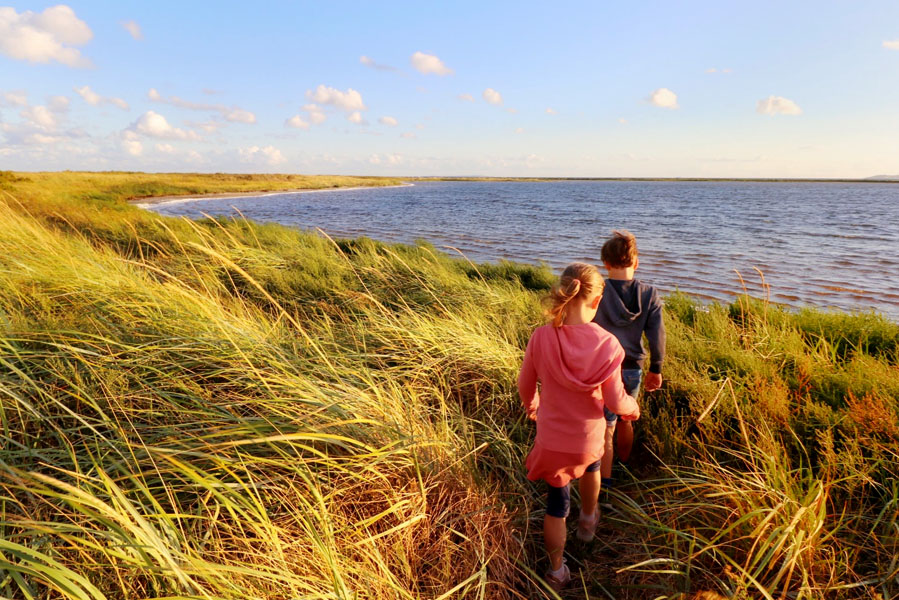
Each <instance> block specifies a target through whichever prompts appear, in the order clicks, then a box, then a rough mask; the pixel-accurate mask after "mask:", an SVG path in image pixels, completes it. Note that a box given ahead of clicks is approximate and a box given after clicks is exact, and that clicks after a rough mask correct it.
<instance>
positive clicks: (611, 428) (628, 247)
mask: <svg viewBox="0 0 899 600" xmlns="http://www.w3.org/2000/svg"><path fill="white" fill-rule="evenodd" d="M601 257H602V261H603V264H604V265H605V267H606V271H607V272H608V275H609V278H608V279H607V280H606V285H605V287H604V289H603V294H602V300H601V301H600V304H599V310H597V311H596V316H595V317H594V318H593V321H594V322H595V323H597V324H599V326H600V327H602V328H603V329H605V330H606V331H608V332H609V333H611V334H612V335H614V336H615V337H616V338H617V339H618V342H619V343H620V344H621V347H622V348H623V349H624V361H623V362H622V363H621V378H622V383H623V384H624V389H625V391H627V393H628V394H630V395H631V396H633V397H635V398H636V397H637V396H638V394H639V391H640V382H641V380H642V379H643V362H644V360H645V359H646V348H645V347H644V346H643V335H644V334H645V335H646V339H647V341H648V342H649V357H650V358H649V373H647V375H646V380H645V383H644V386H643V387H644V389H645V390H646V391H648V392H651V391H654V390H657V389H659V387H660V386H661V385H662V361H663V360H664V358H665V325H664V323H663V322H662V301H661V299H660V298H659V294H658V292H657V291H656V289H655V288H654V287H653V286H651V285H649V284H648V283H645V282H643V281H640V280H638V279H634V271H636V270H637V267H638V266H639V264H640V260H639V257H638V256H637V240H636V239H635V238H634V236H633V235H632V234H630V233H628V232H626V231H615V232H613V235H612V237H611V238H610V239H609V240H608V241H606V243H605V244H603V247H602V254H601ZM605 414H606V443H605V453H604V454H603V459H602V467H601V472H602V477H603V484H604V485H605V486H606V487H607V488H608V487H609V486H610V485H611V484H612V479H611V477H612V456H613V448H614V446H615V445H614V444H613V438H614V436H615V433H616V425H618V423H617V421H618V416H617V415H616V414H614V413H613V412H612V411H608V410H607V411H606V413H605ZM617 433H618V444H617V450H618V456H619V458H620V459H621V460H622V461H625V462H626V461H627V460H628V458H630V453H631V447H632V445H633V440H634V433H633V428H632V426H631V424H630V423H627V422H625V423H622V424H621V425H620V426H619V427H618V432H617Z"/></svg>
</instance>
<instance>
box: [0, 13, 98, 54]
mask: <svg viewBox="0 0 899 600" xmlns="http://www.w3.org/2000/svg"><path fill="white" fill-rule="evenodd" d="M93 37H94V34H93V32H92V31H91V30H90V27H88V26H87V23H85V22H84V21H82V20H81V19H79V18H78V17H76V16H75V11H73V10H72V9H71V8H69V7H68V6H66V5H64V4H60V5H57V6H52V7H50V8H48V9H46V10H44V12H42V13H34V12H32V11H30V10H26V11H24V12H22V13H17V12H16V10H15V9H14V8H12V7H9V6H4V7H0V54H5V55H6V56H9V57H10V58H14V59H16V60H27V61H28V62H35V63H47V62H50V61H54V60H55V61H57V62H60V63H62V64H64V65H67V66H69V67H90V66H92V65H91V61H90V60H88V59H87V58H85V57H83V56H82V55H81V51H80V50H78V49H77V48H75V47H73V46H83V45H85V44H87V43H88V42H89V41H90V40H91V38H93Z"/></svg>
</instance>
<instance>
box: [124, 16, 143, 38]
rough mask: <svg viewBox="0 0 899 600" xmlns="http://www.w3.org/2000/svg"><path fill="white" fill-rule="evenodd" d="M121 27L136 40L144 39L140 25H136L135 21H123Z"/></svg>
mask: <svg viewBox="0 0 899 600" xmlns="http://www.w3.org/2000/svg"><path fill="white" fill-rule="evenodd" d="M122 27H124V28H125V31H127V32H128V33H130V34H131V37H133V38H134V39H136V40H142V39H144V33H143V32H142V31H141V30H140V25H138V24H137V21H125V22H123V23H122Z"/></svg>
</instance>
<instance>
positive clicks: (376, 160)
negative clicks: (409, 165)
mask: <svg viewBox="0 0 899 600" xmlns="http://www.w3.org/2000/svg"><path fill="white" fill-rule="evenodd" d="M368 162H369V164H372V165H383V164H387V165H390V166H393V167H395V166H398V165H401V164H403V163H405V162H406V158H405V157H404V156H403V155H402V154H385V155H384V156H381V155H378V154H372V155H371V156H369V157H368Z"/></svg>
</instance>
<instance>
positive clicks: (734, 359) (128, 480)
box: [0, 174, 899, 599]
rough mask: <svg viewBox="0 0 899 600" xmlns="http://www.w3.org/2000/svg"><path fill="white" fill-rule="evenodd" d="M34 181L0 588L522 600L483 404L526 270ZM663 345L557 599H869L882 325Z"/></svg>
mask: <svg viewBox="0 0 899 600" xmlns="http://www.w3.org/2000/svg"><path fill="white" fill-rule="evenodd" d="M25 177H32V175H30V174H28V175H25ZM116 177H119V175H116ZM121 177H122V178H123V181H124V182H125V183H120V184H119V185H123V186H127V185H130V184H129V183H127V181H128V176H126V175H121ZM11 185H12V184H10V185H9V186H7V189H11V187H10V186H11ZM42 185H43V184H41V182H40V181H39V180H38V179H37V178H34V179H33V181H30V182H17V183H16V184H15V186H17V187H15V190H14V192H15V193H12V194H6V195H5V196H4V198H3V199H2V200H0V448H2V450H0V540H2V541H0V595H2V596H8V597H23V598H29V597H33V598H57V597H63V598H91V599H96V598H235V599H236V598H461V597H466V598H467V597H472V598H479V597H480V598H531V597H551V595H550V594H551V593H550V592H548V591H546V589H545V588H544V587H543V586H542V584H541V583H540V581H539V577H537V576H536V575H535V573H540V572H541V571H542V569H543V563H542V562H541V561H542V551H541V550H540V539H539V534H538V530H539V523H540V519H541V517H542V515H541V513H540V509H541V507H542V498H541V496H540V494H541V493H542V488H540V486H535V485H534V484H532V483H530V482H527V481H526V480H525V478H524V472H523V467H522V463H523V457H524V455H525V454H526V453H527V450H528V449H529V443H530V440H531V437H532V435H533V429H532V427H531V425H530V423H529V422H527V421H526V420H525V419H524V417H523V415H522V414H521V410H520V409H519V406H518V400H517V397H516V392H515V386H514V382H515V378H516V375H517V371H518V366H519V364H520V360H521V353H522V348H523V346H524V343H525V342H526V340H527V338H528V336H529V334H530V332H531V330H532V329H533V327H534V326H536V325H537V324H539V323H540V321H541V316H540V307H539V295H540V293H541V291H542V290H543V289H545V287H546V286H547V285H548V283H549V282H550V281H551V274H550V273H549V272H548V270H547V269H546V267H541V268H537V267H530V266H524V265H514V264H503V265H474V264H472V263H469V262H467V261H465V260H462V259H452V258H450V257H448V256H446V255H444V254H442V253H440V252H437V251H436V250H435V249H434V248H432V247H430V246H428V245H427V244H420V245H418V246H398V245H388V244H382V243H379V242H375V241H372V240H367V239H358V240H330V239H327V238H325V237H322V236H316V235H311V234H306V233H301V232H297V231H293V230H290V229H287V228H284V227H279V226H275V225H257V224H254V223H250V222H246V221H242V220H216V221H213V220H204V221H199V222H189V221H185V220H177V219H170V218H163V217H159V216H156V215H153V214H151V213H147V212H145V211H141V210H139V209H136V208H134V207H131V206H128V205H126V204H124V203H121V202H120V201H115V202H113V203H111V204H110V205H109V206H103V205H102V203H100V204H98V203H97V202H98V201H97V200H90V199H88V200H84V199H83V198H76V197H65V196H64V195H62V194H61V193H59V190H58V188H57V189H52V186H50V188H49V189H48V188H45V187H41V186H42ZM0 193H3V192H0ZM165 193H168V192H165ZM35 199H37V200H35ZM666 320H667V323H668V329H669V356H670V358H669V360H668V362H667V363H666V373H665V375H666V385H665V387H664V389H663V390H662V391H660V392H656V393H654V394H651V395H649V396H647V397H646V398H645V399H644V411H643V412H644V417H643V420H642V421H641V423H640V424H639V427H638V434H639V436H640V439H641V441H640V450H639V451H638V453H637V455H636V456H635V458H634V463H635V464H634V466H633V473H634V477H629V476H628V475H627V473H625V474H624V475H623V476H622V477H621V478H620V479H621V480H622V481H623V483H624V484H623V485H621V486H619V487H618V488H616V490H615V491H614V492H613V494H612V498H611V503H612V508H611V509H608V510H606V511H605V513H604V519H603V524H604V527H603V528H602V531H601V535H600V542H599V543H598V544H597V545H596V546H595V547H590V548H582V547H578V546H577V545H575V544H572V545H571V548H570V551H571V556H570V562H571V564H572V565H574V566H580V567H581V568H580V570H579V571H578V573H577V574H578V579H579V582H578V585H577V586H574V587H573V588H572V589H570V590H568V591H567V592H565V594H564V597H566V598H586V597H614V598H656V597H660V598H675V597H684V596H685V595H687V594H692V593H698V592H700V591H705V592H708V593H711V592H715V593H717V594H721V595H723V596H725V597H733V598H781V597H786V598H821V597H827V598H877V597H881V598H884V599H885V598H890V597H892V596H894V595H896V594H897V593H899V579H897V577H899V559H897V558H896V557H897V555H899V547H897V546H899V484H897V483H896V481H899V479H897V474H899V452H897V449H899V383H897V381H899V380H897V378H896V374H897V372H899V368H897V358H899V357H897V345H899V344H897V341H899V327H897V325H896V324H894V323H891V322H889V321H886V320H885V319H883V318H881V317H878V316H876V315H869V314H861V315H849V314H842V313H826V312H820V311H811V310H807V311H802V312H799V313H794V312H788V311H785V310H782V309H780V308H778V307H774V306H769V305H767V304H766V303H764V302H762V301H757V300H752V299H748V298H742V299H740V300H738V301H737V302H736V303H734V304H733V305H731V306H719V305H711V306H701V305H699V304H698V303H696V302H695V301H693V300H692V299H690V298H688V297H686V296H682V295H675V296H671V297H669V298H668V299H667V302H666ZM878 595H879V596H878Z"/></svg>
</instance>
